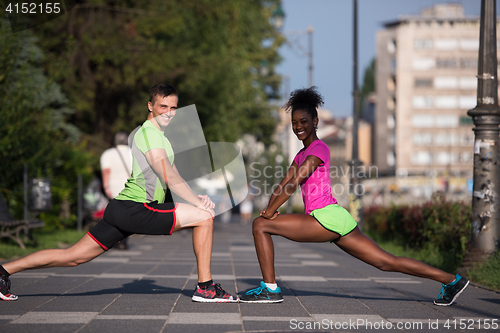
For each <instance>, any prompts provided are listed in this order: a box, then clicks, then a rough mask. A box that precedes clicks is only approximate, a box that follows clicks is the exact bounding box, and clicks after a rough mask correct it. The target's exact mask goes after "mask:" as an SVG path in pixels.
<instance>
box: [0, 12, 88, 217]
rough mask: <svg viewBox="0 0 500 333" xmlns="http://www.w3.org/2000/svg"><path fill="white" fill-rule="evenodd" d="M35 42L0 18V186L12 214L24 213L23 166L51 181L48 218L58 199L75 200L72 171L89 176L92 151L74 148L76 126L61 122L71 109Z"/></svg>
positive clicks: (30, 36) (77, 135) (55, 209)
mask: <svg viewBox="0 0 500 333" xmlns="http://www.w3.org/2000/svg"><path fill="white" fill-rule="evenodd" d="M36 40H37V39H36V37H34V36H33V35H32V33H31V32H30V31H27V30H26V31H22V32H18V33H15V34H14V33H12V32H11V31H10V26H9V23H8V21H7V20H6V19H5V18H2V19H1V20H0V73H1V75H0V112H1V115H2V122H1V123H0V169H1V170H2V178H0V190H1V191H2V194H3V195H4V196H5V197H6V198H7V201H8V203H9V206H10V207H11V209H12V210H13V212H14V215H15V216H16V217H17V218H20V217H21V216H22V211H23V199H22V196H23V188H22V185H23V166H24V165H25V164H26V165H28V169H29V170H30V176H32V177H33V176H37V177H41V176H43V177H49V178H50V179H51V180H52V189H53V192H55V193H56V195H55V198H54V199H55V200H54V204H55V207H54V211H53V212H52V215H53V216H58V215H59V211H58V210H57V208H58V205H59V204H60V202H62V201H64V200H69V204H70V205H71V204H72V203H74V202H76V195H75V193H76V184H77V182H76V177H77V176H76V175H77V174H78V173H81V174H83V175H85V176H86V177H87V178H88V177H89V176H90V174H91V172H92V169H91V167H90V166H91V161H92V159H91V155H89V154H88V153H85V152H84V151H83V149H82V147H76V146H75V142H76V141H77V140H78V138H79V131H78V129H77V128H76V127H75V126H73V125H71V124H69V123H67V122H66V117H67V116H68V115H70V114H71V113H72V112H73V110H72V109H69V108H67V107H66V103H67V99H66V97H65V96H64V94H63V93H62V91H61V89H60V86H59V85H58V84H57V83H55V82H53V81H52V80H50V79H49V78H48V77H47V76H46V75H45V74H44V72H43V70H42V69H41V66H40V63H41V62H42V61H43V58H44V57H43V52H42V51H41V49H40V48H39V47H38V46H37V44H36ZM58 191H62V192H64V193H62V194H61V195H60V196H58V195H57V193H58ZM57 223H61V222H60V221H59V222H57ZM48 224H49V225H50V223H48Z"/></svg>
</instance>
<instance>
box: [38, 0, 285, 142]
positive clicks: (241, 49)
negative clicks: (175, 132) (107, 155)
mask: <svg viewBox="0 0 500 333" xmlns="http://www.w3.org/2000/svg"><path fill="white" fill-rule="evenodd" d="M277 4H278V0H272V1H246V0H234V1H224V0H183V1H163V0H150V1H134V2H131V1H127V0H87V1H80V2H79V4H78V5H77V6H76V7H75V8H74V9H73V10H71V11H70V12H69V13H68V15H65V16H63V17H61V18H60V19H57V20H54V21H51V22H49V23H47V24H44V25H42V26H39V27H38V28H37V29H36V34H37V35H38V36H39V37H40V40H41V46H42V48H43V50H44V52H45V53H46V55H47V58H46V61H45V63H44V64H45V68H46V69H47V71H48V73H49V74H50V75H51V77H53V78H54V79H55V80H56V81H57V82H59V83H60V84H61V86H62V87H63V90H64V92H65V93H66V94H67V96H68V97H69V100H70V103H69V105H70V106H71V107H72V108H74V109H75V110H77V111H76V112H75V114H74V115H73V116H72V122H73V123H74V124H75V125H77V126H78V128H80V129H81V130H82V131H83V132H85V133H88V134H91V135H97V136H99V137H101V138H102V139H104V140H105V141H107V142H112V136H113V133H115V132H116V131H119V130H125V131H131V130H132V129H133V128H135V127H136V126H137V125H138V124H140V123H142V122H143V121H144V119H145V117H146V115H147V107H146V103H147V100H148V89H149V87H151V86H152V85H153V84H156V83H159V82H165V83H172V84H174V85H175V86H176V87H177V88H178V90H179V93H180V106H182V105H190V104H196V106H197V109H198V112H199V114H200V118H201V122H202V126H203V129H204V131H205V134H206V136H207V140H208V141H235V140H236V139H237V138H239V136H240V135H241V134H242V133H243V132H247V133H254V134H257V135H258V136H259V137H260V138H262V139H263V140H269V138H270V136H271V133H272V131H273V130H274V122H273V118H272V117H270V110H271V107H270V106H269V103H268V100H269V98H272V97H276V95H277V91H278V86H279V83H280V77H279V76H278V75H277V74H275V72H274V66H275V64H276V63H277V62H279V61H280V58H279V55H278V53H277V50H278V47H279V45H280V44H281V43H282V42H283V37H282V36H281V35H279V34H278V33H277V32H276V31H275V30H274V29H273V28H272V27H271V25H270V23H269V18H270V16H271V12H272V9H273V8H275V7H276V5H277ZM263 41H270V43H263ZM263 61H266V63H267V64H268V67H269V68H268V72H269V74H267V75H262V74H261V71H259V69H260V67H261V63H262V62H263Z"/></svg>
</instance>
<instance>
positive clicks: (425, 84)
mask: <svg viewBox="0 0 500 333" xmlns="http://www.w3.org/2000/svg"><path fill="white" fill-rule="evenodd" d="M415 88H432V79H422V78H417V79H415Z"/></svg>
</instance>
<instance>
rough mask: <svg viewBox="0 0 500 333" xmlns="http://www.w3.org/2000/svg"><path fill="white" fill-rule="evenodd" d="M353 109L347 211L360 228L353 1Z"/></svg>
mask: <svg viewBox="0 0 500 333" xmlns="http://www.w3.org/2000/svg"><path fill="white" fill-rule="evenodd" d="M353 8H354V11H353V12H354V15H353V21H354V24H353V25H354V26H353V28H354V29H353V30H354V31H353V61H352V64H353V92H352V96H353V109H352V159H351V161H350V162H349V166H350V184H349V212H350V213H351V215H352V217H353V218H354V220H356V222H357V223H358V226H359V228H360V229H362V223H363V201H362V194H363V192H362V190H360V187H361V186H360V185H361V180H360V179H359V177H358V169H359V168H360V167H361V166H362V165H363V164H362V162H361V161H360V160H359V153H358V119H359V110H358V109H359V88H358V2H357V0H354V1H353Z"/></svg>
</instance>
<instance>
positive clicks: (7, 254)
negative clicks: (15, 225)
mask: <svg viewBox="0 0 500 333" xmlns="http://www.w3.org/2000/svg"><path fill="white" fill-rule="evenodd" d="M83 235H85V232H83V231H82V232H78V231H76V230H50V231H49V230H47V231H46V230H33V237H34V238H35V240H36V242H37V244H36V246H34V245H33V244H31V242H27V243H25V245H26V249H25V250H23V249H21V248H20V247H19V245H17V243H15V242H14V241H12V240H10V239H5V238H2V240H1V241H0V260H11V259H16V258H20V257H24V256H25V255H28V254H30V253H33V252H36V251H38V250H42V249H57V248H62V247H67V246H69V245H72V244H74V243H76V242H77V241H78V240H79V239H80V238H82V236H83Z"/></svg>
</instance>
